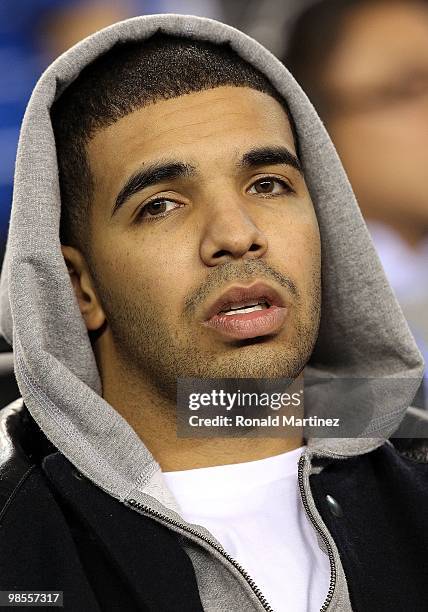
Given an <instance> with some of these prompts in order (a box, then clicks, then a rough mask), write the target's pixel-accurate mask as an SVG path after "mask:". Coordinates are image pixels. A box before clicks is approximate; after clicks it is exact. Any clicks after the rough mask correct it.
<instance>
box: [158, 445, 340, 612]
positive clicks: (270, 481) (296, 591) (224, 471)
mask: <svg viewBox="0 0 428 612" xmlns="http://www.w3.org/2000/svg"><path fill="white" fill-rule="evenodd" d="M303 450H304V447H300V448H297V449H295V450H292V451H289V452H287V453H283V454H281V455H275V456H273V457H268V458H267V459H260V460H257V461H248V462H246V463H236V464H230V465H220V466H213V467H207V468H197V469H194V470H184V471H178V472H164V473H163V475H164V477H165V481H166V483H167V486H168V487H169V489H170V490H171V492H172V493H173V495H174V497H175V499H176V500H177V502H178V504H179V506H180V508H181V513H182V516H183V518H185V519H186V520H187V521H188V522H190V523H196V524H199V525H203V526H204V527H206V528H207V529H208V530H209V531H210V532H211V533H212V534H213V535H214V536H215V537H216V538H217V540H218V541H219V542H220V543H221V544H222V545H223V547H224V549H225V550H226V551H227V552H228V553H229V554H230V555H231V556H232V557H233V558H234V559H235V560H236V561H237V562H238V563H239V564H240V565H242V566H243V568H244V569H245V570H246V571H247V572H248V573H249V575H250V576H251V577H252V578H253V579H254V581H255V583H256V585H257V586H258V587H259V588H260V590H261V591H262V593H263V595H264V596H265V597H266V599H267V601H268V603H269V604H270V605H271V606H272V607H273V609H274V610H275V611H276V612H290V611H292V612H318V611H319V610H320V608H321V606H322V604H323V603H324V601H325V598H326V596H327V592H328V588H329V584H330V564H329V559H328V556H327V555H326V554H325V553H324V552H322V551H321V549H320V548H319V546H318V542H317V538H316V535H315V531H314V529H313V527H312V525H311V524H310V522H309V519H308V518H307V517H306V514H305V511H304V509H303V506H302V503H301V500H300V493H299V489H298V483H297V463H298V460H299V457H300V455H301V454H302V452H303Z"/></svg>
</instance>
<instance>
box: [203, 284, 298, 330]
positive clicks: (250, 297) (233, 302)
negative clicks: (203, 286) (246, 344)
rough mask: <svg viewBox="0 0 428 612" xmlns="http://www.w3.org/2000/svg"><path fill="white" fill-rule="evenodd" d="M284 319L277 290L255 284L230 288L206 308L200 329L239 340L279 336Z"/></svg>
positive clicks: (281, 299)
mask: <svg viewBox="0 0 428 612" xmlns="http://www.w3.org/2000/svg"><path fill="white" fill-rule="evenodd" d="M286 316H287V308H286V305H285V302H284V300H283V298H282V297H281V295H280V294H279V293H278V292H277V291H276V289H274V288H273V287H271V286H269V285H267V284H265V283H262V282H257V283H255V284H253V285H251V286H249V287H239V286H234V287H231V288H230V289H229V290H228V291H226V292H225V293H224V294H223V295H221V296H220V297H219V298H218V299H217V300H216V301H215V302H214V303H213V304H212V305H211V306H210V307H209V308H208V310H207V312H206V315H205V320H204V321H203V325H204V326H205V327H209V328H211V329H214V330H215V331H216V332H217V333H219V334H220V335H221V336H225V337H227V338H233V339H236V340H242V339H246V338H256V337H258V336H266V335H269V334H275V333H277V332H279V331H280V329H281V328H282V327H283V325H284V322H285V319H286Z"/></svg>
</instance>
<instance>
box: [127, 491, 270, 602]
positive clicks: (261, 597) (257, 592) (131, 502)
mask: <svg viewBox="0 0 428 612" xmlns="http://www.w3.org/2000/svg"><path fill="white" fill-rule="evenodd" d="M125 503H126V504H129V505H130V506H135V507H136V508H138V509H139V510H142V511H143V512H145V513H147V514H150V515H152V516H154V517H156V518H159V519H161V520H162V521H165V522H166V523H169V524H171V525H175V526H176V527H180V528H181V529H183V530H184V531H187V532H188V533H191V534H193V535H195V536H197V537H198V538H199V539H201V540H204V542H207V543H208V544H210V545H211V546H212V547H213V548H215V550H217V551H218V552H219V553H220V554H221V555H222V556H223V557H225V558H226V559H227V560H228V561H229V562H230V563H231V564H232V565H233V566H234V567H236V569H237V570H238V571H239V572H240V573H241V574H242V576H243V577H244V578H245V580H246V581H247V582H248V584H249V585H250V587H251V589H252V591H253V592H254V593H255V595H256V596H257V598H258V600H259V601H260V603H261V604H262V606H263V608H264V610H266V612H274V609H273V608H272V607H271V606H270V605H269V603H268V601H267V599H266V597H265V596H264V595H263V593H262V592H261V590H260V589H259V587H258V586H257V585H256V583H255V581H254V580H253V579H252V578H251V576H250V575H249V574H248V572H247V571H246V570H245V569H244V568H243V567H242V565H239V563H238V562H237V561H235V559H234V558H233V557H231V556H230V555H229V554H228V553H227V552H226V551H225V550H224V549H223V548H221V547H220V546H218V544H216V543H215V542H213V541H212V540H210V539H209V538H207V537H205V536H204V535H201V534H200V533H198V532H197V531H196V530H194V529H191V528H190V527H186V526H185V525H183V524H182V523H179V522H178V521H174V520H173V519H170V518H169V517H168V516H165V515H164V514H161V513H160V512H157V511H156V510H153V509H152V508H149V507H148V506H145V505H144V504H140V503H139V502H137V501H136V500H135V499H127V500H126V502H125Z"/></svg>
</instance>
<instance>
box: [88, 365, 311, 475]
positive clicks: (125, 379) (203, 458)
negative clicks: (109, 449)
mask: <svg viewBox="0 0 428 612" xmlns="http://www.w3.org/2000/svg"><path fill="white" fill-rule="evenodd" d="M100 370H101V379H102V383H103V397H104V399H105V400H106V401H107V402H108V403H109V404H110V405H111V406H113V408H115V409H116V410H117V411H118V412H119V413H120V414H121V415H122V416H123V418H124V419H125V420H126V421H127V422H128V423H129V425H130V426H131V427H132V428H133V429H134V431H135V432H136V433H137V435H138V436H139V437H140V438H141V440H142V441H143V442H144V444H145V445H146V446H147V448H148V449H149V451H150V452H151V454H152V455H153V457H154V458H155V459H156V461H157V462H158V463H159V465H160V467H161V469H162V471H164V472H174V471H177V470H191V469H195V468H202V467H210V466H216V465H227V464H232V463H243V462H247V461H255V460H257V459H265V458H267V457H272V456H274V455H279V454H281V453H285V452H287V451H291V450H294V449H296V448H299V447H300V446H302V445H303V436H302V433H301V430H296V435H293V437H291V435H290V436H288V437H281V438H273V437H258V436H256V437H251V438H245V437H240V438H232V437H227V438H220V437H216V438H178V437H177V432H176V405H175V403H173V402H170V401H168V400H166V399H165V398H164V397H162V396H161V395H160V394H158V393H157V392H156V391H155V390H154V389H152V388H150V386H149V385H146V384H144V383H143V382H142V379H141V376H137V375H135V374H133V373H130V372H129V371H123V369H122V368H121V367H120V365H118V364H117V363H115V364H114V365H113V364H111V366H110V367H109V366H108V365H107V364H103V367H102V368H100ZM299 379H300V377H299Z"/></svg>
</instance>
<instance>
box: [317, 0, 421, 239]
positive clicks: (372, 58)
mask: <svg viewBox="0 0 428 612" xmlns="http://www.w3.org/2000/svg"><path fill="white" fill-rule="evenodd" d="M323 83H324V87H325V94H326V109H325V110H326V113H327V115H326V120H327V126H328V130H329V132H330V134H331V136H332V138H333V141H334V143H335V145H336V147H337V149H338V152H339V155H340V157H341V159H342V161H343V163H344V166H345V169H346V171H347V172H348V175H349V177H350V180H351V183H352V186H353V188H354V190H355V192H356V195H357V198H358V200H359V202H360V204H361V206H362V209H363V212H364V213H365V214H367V215H369V216H370V217H372V218H378V219H381V220H383V221H385V222H388V223H390V224H391V225H394V226H397V228H400V227H402V226H403V224H404V223H408V222H409V221H410V222H411V223H413V224H416V225H419V227H420V228H421V229H425V231H426V230H427V229H428V199H427V188H426V174H427V165H428V146H427V135H428V10H427V8H426V7H421V6H419V5H417V4H415V3H413V2H391V1H389V2H373V3H370V5H368V4H367V5H366V6H363V7H359V8H357V9H355V10H354V11H352V12H351V13H350V15H349V16H348V18H347V20H346V21H345V24H344V27H343V28H342V31H341V38H340V41H339V43H338V45H337V48H336V49H335V51H334V52H333V54H332V57H331V59H330V61H329V62H328V65H327V67H326V73H325V75H323ZM329 110H330V114H329Z"/></svg>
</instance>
